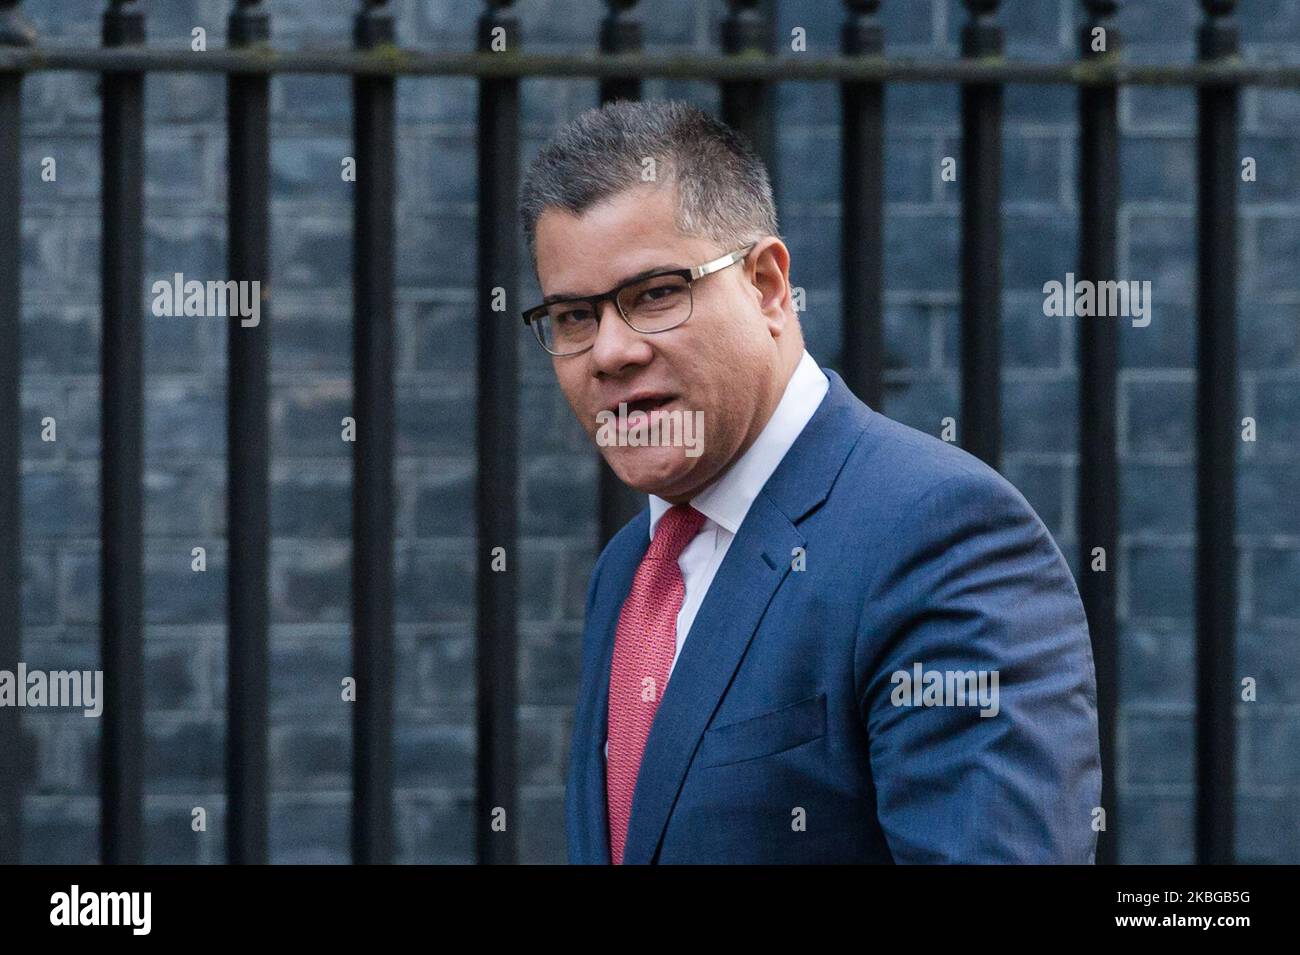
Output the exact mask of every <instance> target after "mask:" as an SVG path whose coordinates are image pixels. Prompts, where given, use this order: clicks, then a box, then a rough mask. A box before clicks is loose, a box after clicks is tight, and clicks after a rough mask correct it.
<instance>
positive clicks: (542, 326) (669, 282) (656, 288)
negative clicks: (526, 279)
mask: <svg viewBox="0 0 1300 955" xmlns="http://www.w3.org/2000/svg"><path fill="white" fill-rule="evenodd" d="M755 245H757V243H751V244H750V245H748V246H747V247H745V248H743V249H741V250H739V251H738V252H732V253H730V254H728V255H724V256H722V258H720V259H714V260H713V261H712V262H705V263H704V264H703V265H697V266H695V267H694V268H691V269H671V270H668V271H665V272H656V273H654V274H653V275H646V276H642V277H641V278H636V279H633V280H632V281H630V282H624V283H623V284H622V285H620V286H618V287H617V288H613V289H610V290H609V291H608V292H605V293H603V294H600V295H587V296H584V297H582V298H566V299H560V300H557V301H554V302H547V303H545V304H542V305H537V306H535V307H533V308H530V309H527V310H525V311H524V313H523V316H524V324H525V325H531V326H532V328H533V334H535V335H536V336H537V340H538V341H539V342H541V345H542V347H543V348H545V349H546V350H547V351H548V352H550V353H551V354H552V355H555V356H557V357H560V358H563V357H567V356H569V355H579V354H581V353H582V352H585V351H586V350H587V349H589V348H591V346H592V345H594V344H595V342H596V331H597V329H598V327H599V325H600V309H601V305H602V303H604V302H605V301H607V300H609V299H613V301H614V304H615V305H616V306H617V307H618V313H619V315H620V316H622V318H623V321H625V322H627V324H628V327H629V328H631V329H632V330H633V331H635V332H640V333H641V334H643V335H656V334H658V333H659V332H666V331H669V330H670V329H674V328H676V327H677V326H678V325H681V324H683V323H684V322H685V321H686V320H687V319H688V318H690V317H691V311H692V307H693V304H694V296H693V295H692V293H691V288H692V286H693V285H694V284H695V281H696V279H701V278H703V277H704V276H706V275H710V274H712V273H713V272H720V271H722V270H723V269H725V268H727V267H728V266H731V265H735V264H736V263H737V262H740V261H742V260H743V259H744V258H745V256H747V255H749V253H750V251H751V250H752V249H753V248H754V246H755Z"/></svg>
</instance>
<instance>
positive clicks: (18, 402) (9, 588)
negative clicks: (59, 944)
mask: <svg viewBox="0 0 1300 955" xmlns="http://www.w3.org/2000/svg"><path fill="white" fill-rule="evenodd" d="M34 40H35V31H34V30H33V29H32V27H31V24H30V23H29V22H28V21H27V20H26V19H25V18H24V17H23V16H22V13H21V12H20V11H19V10H17V9H14V8H13V7H12V6H11V7H9V8H7V9H4V10H0V44H19V43H31V42H33V41H34ZM22 91H23V76H22V74H21V73H0V169H3V170H6V174H5V175H3V176H0V407H5V408H9V409H11V410H10V413H9V414H6V415H4V420H3V421H0V671H6V672H8V673H17V672H18V662H19V660H21V659H22V652H23V639H22V625H23V612H22V595H23V555H22V483H21V482H22V421H23V416H22V415H21V414H19V409H20V408H21V407H22V364H23V363H22V344H21V343H22V298H23V296H22V268H23V260H22V247H23V243H22V221H23V220H22V176H21V175H19V173H18V170H19V169H21V168H22V139H23V136H22V121H23V105H22ZM0 754H3V756H4V759H5V761H6V763H7V766H6V768H5V770H4V771H3V772H0V865H16V864H18V862H20V861H21V859H22V805H23V796H22V791H23V785H22V784H23V767H24V766H25V765H26V760H24V759H23V733H22V710H20V709H19V708H18V707H14V706H2V707H0Z"/></svg>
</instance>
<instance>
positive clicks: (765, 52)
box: [721, 0, 780, 196]
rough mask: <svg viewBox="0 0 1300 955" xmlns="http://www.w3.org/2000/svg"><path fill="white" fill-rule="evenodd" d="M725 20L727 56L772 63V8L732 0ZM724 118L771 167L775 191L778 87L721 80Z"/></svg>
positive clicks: (755, 0) (762, 81)
mask: <svg viewBox="0 0 1300 955" xmlns="http://www.w3.org/2000/svg"><path fill="white" fill-rule="evenodd" d="M727 6H728V8H729V9H728V12H727V15H726V16H725V17H723V19H722V50H723V55H724V56H727V57H731V58H733V60H745V59H752V60H755V61H768V62H770V58H771V54H772V50H773V40H774V37H773V34H772V27H773V20H772V8H771V4H770V3H768V2H761V0H728V3H727ZM721 93H722V121H723V122H724V123H726V124H727V125H728V126H730V127H731V128H732V129H734V130H736V132H738V133H740V134H741V135H742V136H743V137H744V138H745V139H746V140H748V141H749V144H750V145H751V146H752V147H753V149H754V152H756V153H757V154H758V157H759V158H760V159H762V160H763V165H765V166H766V167H767V176H768V180H769V181H770V182H771V185H772V194H773V196H776V194H777V191H778V183H779V181H780V175H779V172H778V167H777V158H778V156H777V142H776V107H777V101H776V87H775V86H773V85H772V83H771V82H770V78H764V77H753V76H745V77H730V78H723V79H722V82H721Z"/></svg>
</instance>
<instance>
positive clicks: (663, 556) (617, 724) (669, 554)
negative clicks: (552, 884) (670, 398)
mask: <svg viewBox="0 0 1300 955" xmlns="http://www.w3.org/2000/svg"><path fill="white" fill-rule="evenodd" d="M703 524H704V515H703V514H701V513H700V512H699V511H697V510H695V509H694V508H692V507H691V506H690V505H689V504H675V505H673V506H672V507H670V508H669V509H668V510H667V511H665V512H664V514H663V516H662V517H660V518H659V524H658V525H657V526H656V527H655V534H654V538H653V539H652V540H651V541H650V547H649V549H648V550H647V551H646V553H645V557H643V558H641V564H640V566H639V567H637V569H636V576H634V577H633V578H632V590H631V592H630V593H629V594H628V596H627V599H626V600H625V601H624V602H623V611H622V613H620V614H619V618H618V630H617V631H615V634H614V659H613V662H612V663H611V665H610V673H609V758H608V760H607V762H606V764H605V772H606V774H607V775H606V780H607V785H606V795H607V797H608V800H609V850H610V858H611V859H612V860H613V862H614V865H622V864H623V846H624V844H625V843H626V842H627V825H628V820H629V819H631V817H632V793H633V791H634V790H635V789H636V777H637V771H638V770H639V769H640V768H641V754H642V753H643V752H644V751H645V743H646V738H647V737H648V736H649V735H650V724H651V723H652V722H654V718H655V712H656V711H657V710H658V709H659V700H660V698H661V697H662V696H663V692H664V687H665V686H667V684H668V671H669V670H670V669H672V664H673V654H674V653H675V651H676V648H677V614H678V612H679V611H680V610H681V609H682V601H683V600H684V599H685V597H686V585H685V583H684V582H683V580H682V571H681V568H680V567H678V566H677V558H678V557H679V556H680V555H681V552H682V551H683V550H684V549H685V547H686V545H687V544H689V543H690V542H691V539H692V538H694V537H695V535H696V534H698V533H699V532H700V527H701V526H702V525H703Z"/></svg>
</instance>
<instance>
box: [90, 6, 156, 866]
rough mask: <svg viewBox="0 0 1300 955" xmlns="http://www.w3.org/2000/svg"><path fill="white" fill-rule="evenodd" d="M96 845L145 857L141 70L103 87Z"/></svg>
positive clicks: (127, 23) (120, 15)
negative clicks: (100, 694) (100, 688)
mask: <svg viewBox="0 0 1300 955" xmlns="http://www.w3.org/2000/svg"><path fill="white" fill-rule="evenodd" d="M103 38H104V43H105V45H106V46H117V45H120V44H142V43H144V42H145V29H144V12H143V10H142V9H141V7H140V6H139V4H137V3H135V2H133V0H113V3H112V5H111V6H110V7H109V8H108V9H107V10H106V11H105V12H104V19H103ZM100 88H101V94H102V98H103V109H102V113H101V119H100V123H101V130H102V132H101V140H100V146H101V148H100V162H101V176H102V181H103V186H102V190H101V197H100V198H101V213H102V220H101V221H102V224H101V233H100V234H101V240H100V241H101V251H100V295H101V303H102V304H101V315H102V332H101V335H102V340H101V351H100V355H101V366H100V396H101V402H100V404H101V411H100V428H101V432H100V433H101V442H100V447H101V457H100V542H101V543H100V568H99V570H100V668H101V669H102V670H103V671H104V706H103V727H102V736H101V742H100V757H99V759H100V765H99V772H100V843H101V846H100V848H101V860H102V861H103V862H104V863H105V864H107V865H120V864H139V863H142V862H143V861H144V814H143V786H144V633H143V628H144V624H143V615H144V551H143V541H144V510H143V493H144V492H143V476H144V475H143V457H144V296H143V291H144V75H143V74H142V73H138V72H137V73H130V72H128V73H113V74H110V75H105V76H104V77H102V79H101V83H100Z"/></svg>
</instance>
